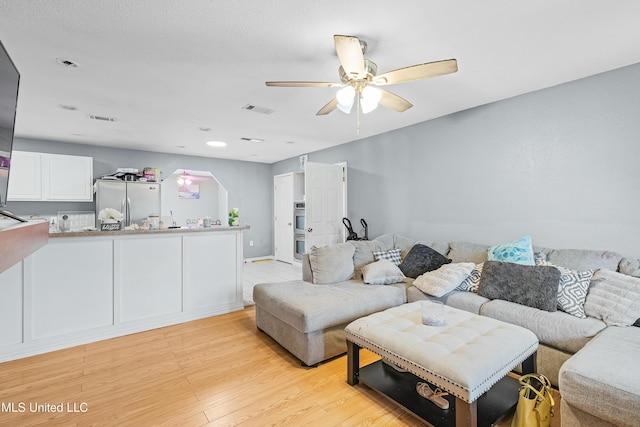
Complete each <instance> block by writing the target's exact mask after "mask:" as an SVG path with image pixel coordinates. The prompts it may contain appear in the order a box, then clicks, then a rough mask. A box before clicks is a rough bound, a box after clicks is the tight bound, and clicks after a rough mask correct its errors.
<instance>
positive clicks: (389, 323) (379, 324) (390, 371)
mask: <svg viewBox="0 0 640 427" xmlns="http://www.w3.org/2000/svg"><path fill="white" fill-rule="evenodd" d="M444 317H445V325H444V326H425V325H423V324H422V318H421V310H420V302H416V303H410V304H404V305H401V306H398V307H393V308H390V309H387V310H385V311H381V312H379V313H374V314H371V315H369V316H365V317H362V318H360V319H358V320H355V321H353V322H352V323H350V324H349V325H348V326H347V327H346V329H345V331H346V339H347V358H348V362H347V363H348V368H347V369H348V373H347V382H348V383H349V384H350V385H356V384H358V383H359V382H362V383H363V384H365V385H367V386H369V387H371V388H373V389H375V390H377V391H379V392H381V393H383V394H384V395H385V396H387V397H389V398H391V399H392V400H394V401H395V402H397V403H399V404H400V405H402V406H403V407H405V409H407V410H408V411H410V412H411V413H413V414H414V415H416V416H418V417H420V418H423V419H425V420H426V421H428V422H429V423H431V424H432V425H434V426H474V427H475V426H478V425H480V426H490V425H492V424H493V423H494V422H495V421H497V420H498V419H499V418H500V417H502V416H503V415H504V414H505V413H506V412H508V411H509V410H510V409H511V408H513V407H514V406H515V404H516V403H517V399H518V389H519V384H518V382H517V380H516V379H515V378H511V377H508V376H507V374H508V373H509V372H510V371H512V370H513V369H514V368H516V367H517V366H518V365H520V364H522V371H523V373H529V372H535V368H536V366H535V361H536V359H535V355H536V351H537V348H538V339H537V337H536V336H535V334H533V332H531V331H529V330H528V329H525V328H522V327H520V326H516V325H512V324H509V323H505V322H501V321H499V320H496V319H492V318H489V317H485V316H479V315H476V314H473V313H469V312H466V311H463V310H457V309H455V308H452V307H445V310H444ZM360 348H366V349H368V350H370V351H372V352H373V353H376V354H378V355H380V356H381V357H382V358H383V359H386V361H388V362H390V363H383V361H378V362H375V363H373V364H371V365H368V366H365V367H362V368H361V367H360V358H359V350H360ZM394 365H395V366H396V367H397V368H399V369H396V368H394V367H393V366H394ZM401 371H406V372H401ZM425 381H426V382H428V383H429V384H431V386H432V388H435V387H438V388H440V389H442V390H444V391H447V392H448V393H449V394H450V395H449V396H447V397H446V399H447V400H448V401H449V403H450V404H449V409H444V410H443V409H440V408H438V407H437V406H436V405H435V404H434V403H432V402H430V401H429V400H427V399H425V398H423V397H421V396H420V395H418V393H417V392H416V384H417V383H418V382H425Z"/></svg>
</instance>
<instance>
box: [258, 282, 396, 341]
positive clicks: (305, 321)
mask: <svg viewBox="0 0 640 427" xmlns="http://www.w3.org/2000/svg"><path fill="white" fill-rule="evenodd" d="M253 300H254V301H255V302H256V305H258V306H260V307H261V308H262V309H264V310H267V311H268V312H269V313H271V314H272V315H273V316H275V317H277V318H279V319H280V320H282V321H283V322H285V323H286V324H288V325H291V326H292V327H294V328H295V329H297V330H299V331H300V332H304V333H309V332H314V331H320V330H323V329H326V328H329V327H332V326H336V325H341V324H345V323H348V322H350V321H352V320H354V319H357V318H358V317H362V316H366V315H368V314H371V313H375V312H377V311H381V310H385V309H387V308H389V307H395V306H397V305H400V304H404V303H405V302H406V291H405V286H404V284H403V283H400V284H398V285H397V286H396V285H389V286H376V285H365V284H363V283H362V282H359V281H355V280H348V281H346V282H342V283H338V284H333V285H324V286H314V285H311V284H309V283H307V282H303V281H301V280H294V281H290V282H278V283H261V284H257V285H255V286H254V288H253Z"/></svg>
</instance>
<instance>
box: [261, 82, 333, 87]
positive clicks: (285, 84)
mask: <svg viewBox="0 0 640 427" xmlns="http://www.w3.org/2000/svg"><path fill="white" fill-rule="evenodd" d="M265 84H266V85H267V86H278V87H341V86H343V84H342V83H336V82H265Z"/></svg>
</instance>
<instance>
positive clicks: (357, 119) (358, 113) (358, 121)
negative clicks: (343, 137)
mask: <svg viewBox="0 0 640 427" xmlns="http://www.w3.org/2000/svg"><path fill="white" fill-rule="evenodd" d="M356 136H360V91H359V90H358V91H357V92H356Z"/></svg>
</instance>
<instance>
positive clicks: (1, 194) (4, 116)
mask: <svg viewBox="0 0 640 427" xmlns="http://www.w3.org/2000/svg"><path fill="white" fill-rule="evenodd" d="M19 86H20V73H19V72H18V69H17V68H16V66H15V64H14V63H13V61H12V60H11V57H9V54H8V53H7V51H6V49H5V48H4V45H3V44H2V42H1V41H0V208H2V207H5V206H6V205H7V193H8V190H9V175H10V171H11V152H12V150H13V134H14V128H15V122H16V107H17V105H18V87H19ZM0 214H3V215H7V212H3V211H1V210H0ZM7 216H11V217H12V218H14V219H20V218H17V217H14V216H13V215H7Z"/></svg>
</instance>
